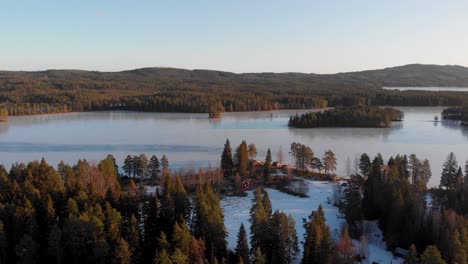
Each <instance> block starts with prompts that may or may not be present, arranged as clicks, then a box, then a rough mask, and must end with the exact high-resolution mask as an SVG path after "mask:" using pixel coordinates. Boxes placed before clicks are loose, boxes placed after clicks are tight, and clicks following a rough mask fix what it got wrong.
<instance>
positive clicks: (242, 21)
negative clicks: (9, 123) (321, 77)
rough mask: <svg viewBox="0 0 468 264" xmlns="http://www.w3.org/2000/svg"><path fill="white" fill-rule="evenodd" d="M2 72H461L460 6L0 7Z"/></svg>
mask: <svg viewBox="0 0 468 264" xmlns="http://www.w3.org/2000/svg"><path fill="white" fill-rule="evenodd" d="M0 1H1V4H0V69H1V70H44V69H51V68H53V69H86V70H101V71H118V70H126V69H133V68H140V67H179V68H188V69H194V68H203V69H218V70H226V71H234V72H265V71H273V72H289V71H297V72H316V73H333V72H343V71H355V70H364V69H375V68H383V67H388V66H396V65H402V64H409V63H430V64H459V65H465V66H468V1H467V0H448V1H440V0H424V1H423V0H385V1H383V0H367V1H365V0H327V1H314V0H304V1H294V0H284V1H279V0H278V1H274V0H265V1H263V0H246V1H243V0H213V1H207V0H191V1H182V0H165V1H156V0H148V1H143V0H125V1H123V0H56V1H55V0H29V1H28V0H0Z"/></svg>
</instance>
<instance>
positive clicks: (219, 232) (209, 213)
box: [192, 185, 227, 263]
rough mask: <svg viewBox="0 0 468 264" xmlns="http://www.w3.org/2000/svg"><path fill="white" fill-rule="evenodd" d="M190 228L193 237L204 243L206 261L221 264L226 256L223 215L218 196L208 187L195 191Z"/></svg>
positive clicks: (225, 234)
mask: <svg viewBox="0 0 468 264" xmlns="http://www.w3.org/2000/svg"><path fill="white" fill-rule="evenodd" d="M192 226H193V231H194V235H195V237H197V238H202V239H203V240H204V241H205V242H206V251H205V256H207V258H208V260H209V261H210V262H211V263H213V262H214V261H215V260H217V261H219V262H221V261H222V260H223V258H225V257H226V255H227V242H226V236H227V233H226V227H225V226H224V213H223V210H222V208H221V204H220V200H219V197H218V195H217V194H216V193H215V192H214V191H213V189H212V187H211V186H209V185H205V186H203V188H202V189H201V190H198V191H197V196H196V199H195V208H194V216H193V223H192Z"/></svg>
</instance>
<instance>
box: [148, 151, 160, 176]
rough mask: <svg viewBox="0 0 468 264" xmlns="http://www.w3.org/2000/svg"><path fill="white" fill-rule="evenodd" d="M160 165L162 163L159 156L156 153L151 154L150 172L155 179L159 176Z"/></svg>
mask: <svg viewBox="0 0 468 264" xmlns="http://www.w3.org/2000/svg"><path fill="white" fill-rule="evenodd" d="M159 166H160V164H159V160H158V157H156V155H153V156H151V158H150V161H149V163H148V173H149V175H150V177H151V178H152V179H153V180H154V179H156V178H157V177H158V173H159Z"/></svg>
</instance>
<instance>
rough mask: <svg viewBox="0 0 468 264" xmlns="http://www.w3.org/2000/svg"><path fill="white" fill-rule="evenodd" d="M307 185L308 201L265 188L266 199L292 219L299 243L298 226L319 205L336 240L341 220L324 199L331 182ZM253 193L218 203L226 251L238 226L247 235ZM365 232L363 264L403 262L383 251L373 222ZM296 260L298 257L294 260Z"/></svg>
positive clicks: (301, 230)
mask: <svg viewBox="0 0 468 264" xmlns="http://www.w3.org/2000/svg"><path fill="white" fill-rule="evenodd" d="M306 182H307V184H308V185H309V192H308V195H309V197H308V198H299V197H295V196H291V195H288V194H285V193H281V192H279V191H277V190H273V189H267V191H268V194H269V196H270V200H271V204H272V206H273V210H280V211H283V212H285V213H286V214H290V215H291V216H292V217H293V218H294V219H295V220H296V230H297V235H298V238H299V241H302V240H303V238H304V233H305V230H304V228H303V226H302V224H303V221H302V219H304V218H305V219H307V217H308V216H309V215H310V213H311V212H312V211H313V210H316V209H317V208H318V206H319V205H320V204H321V205H322V207H323V209H324V211H325V217H326V220H327V224H328V226H329V227H330V230H331V231H332V235H333V237H334V238H337V237H339V233H340V230H341V226H342V225H343V224H344V223H345V220H344V219H342V218H339V211H338V208H337V207H335V206H333V205H331V204H328V203H327V197H331V196H332V191H333V183H329V182H318V181H306ZM252 197H253V191H249V192H248V196H247V197H225V198H224V199H223V200H222V201H221V205H222V206H223V208H224V216H225V224H226V228H227V231H228V232H229V235H228V246H229V248H230V249H234V248H235V247H236V239H237V232H238V230H239V227H240V225H241V223H243V224H244V226H245V228H246V230H247V232H249V230H250V223H249V210H250V207H251V205H252ZM366 226H367V227H368V228H367V230H369V233H368V234H367V235H366V238H367V241H368V247H367V248H368V249H367V250H366V251H367V252H368V255H367V259H366V260H365V262H363V263H372V262H373V261H375V262H377V263H402V262H403V260H402V259H399V258H394V257H393V255H392V253H391V252H390V251H387V250H386V247H385V242H384V241H382V237H383V236H382V232H381V230H380V229H379V228H378V227H377V225H376V223H375V222H367V223H366ZM354 244H355V245H356V248H357V249H358V250H359V249H360V247H361V245H360V243H359V241H354ZM299 247H300V248H302V245H301V244H300V245H299ZM299 260H300V257H298V261H299Z"/></svg>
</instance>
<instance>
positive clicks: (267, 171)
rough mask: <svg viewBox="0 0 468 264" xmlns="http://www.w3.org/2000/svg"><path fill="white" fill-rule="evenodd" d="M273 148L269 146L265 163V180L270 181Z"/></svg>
mask: <svg viewBox="0 0 468 264" xmlns="http://www.w3.org/2000/svg"><path fill="white" fill-rule="evenodd" d="M271 162H272V161H271V150H270V149H269V148H268V151H267V155H266V157H265V163H264V164H263V174H264V178H265V182H268V180H269V177H270V167H271Z"/></svg>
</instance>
